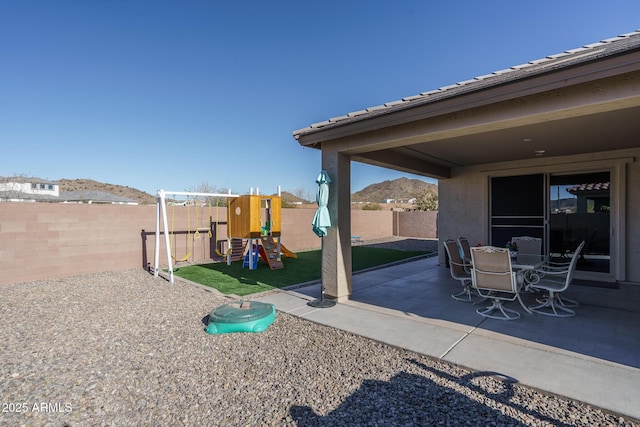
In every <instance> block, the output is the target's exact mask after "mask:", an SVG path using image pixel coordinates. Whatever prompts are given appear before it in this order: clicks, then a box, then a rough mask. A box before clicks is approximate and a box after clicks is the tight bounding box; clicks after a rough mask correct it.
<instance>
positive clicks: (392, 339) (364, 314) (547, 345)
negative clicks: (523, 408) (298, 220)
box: [256, 258, 640, 420]
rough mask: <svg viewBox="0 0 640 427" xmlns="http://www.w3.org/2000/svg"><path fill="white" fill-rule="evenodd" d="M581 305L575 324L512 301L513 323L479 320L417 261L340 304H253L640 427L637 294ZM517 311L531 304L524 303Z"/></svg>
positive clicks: (300, 292) (291, 299) (594, 295)
mask: <svg viewBox="0 0 640 427" xmlns="http://www.w3.org/2000/svg"><path fill="white" fill-rule="evenodd" d="M574 288H575V289H571V290H570V294H569V295H568V296H569V297H572V298H575V299H578V300H579V301H581V302H583V303H582V304H581V305H580V307H578V308H577V309H576V313H577V314H576V316H575V317H572V318H566V319H558V318H552V317H547V316H541V315H529V314H526V313H525V312H524V310H523V309H522V308H521V307H520V306H519V304H518V303H516V302H513V303H509V306H510V307H511V308H514V309H518V310H519V311H520V312H521V313H522V317H521V318H520V319H518V320H516V321H507V322H505V321H500V320H493V319H485V318H483V317H481V316H479V315H478V314H476V313H475V309H476V308H477V307H478V306H474V305H473V304H471V303H465V302H460V301H455V300H453V299H452V298H451V294H452V293H456V292H458V291H459V290H460V285H459V282H457V281H455V280H452V279H451V276H450V275H449V270H448V269H446V268H444V267H441V266H440V265H438V260H437V258H427V259H421V260H418V261H413V262H409V263H405V264H400V265H395V266H392V267H388V268H384V269H381V270H374V271H369V272H365V273H361V274H356V275H354V276H353V293H352V295H351V299H350V300H349V301H347V302H344V303H340V304H337V305H336V306H334V307H331V308H324V309H322V308H314V307H310V306H308V305H307V303H308V302H309V301H311V300H313V299H316V298H320V285H319V284H314V285H310V286H306V287H303V288H298V289H293V290H280V291H277V292H273V293H269V294H265V295H263V296H261V297H258V298H256V299H257V300H258V301H262V302H270V303H273V304H275V306H276V308H277V309H278V310H280V311H283V312H286V313H290V314H292V315H295V316H299V317H302V318H305V319H308V320H311V321H314V322H317V323H321V324H324V325H327V326H331V327H334V328H339V329H342V330H346V331H349V332H352V333H355V334H358V335H361V336H364V337H367V338H371V339H374V340H377V341H381V342H384V343H387V344H390V345H394V346H397V347H401V348H404V349H407V350H410V351H415V352H418V353H421V354H425V355H428V356H431V357H434V358H438V359H442V360H445V361H448V362H452V363H456V364H459V365H462V366H466V367H468V368H470V369H473V370H477V371H490V372H497V373H500V374H503V375H506V376H509V377H512V378H514V379H516V380H517V381H519V382H520V383H522V384H525V385H527V386H531V387H535V388H537V389H540V390H544V391H547V392H550V393H554V394H559V395H562V396H566V397H569V398H572V399H577V400H580V401H583V402H586V403H589V404H592V405H595V406H598V407H601V408H603V409H606V410H610V411H613V412H616V413H620V414H622V415H625V416H628V417H632V418H635V419H638V420H640V397H638V396H640V335H639V334H638V331H637V327H636V325H638V324H640V311H639V310H637V309H634V308H633V306H634V304H631V303H629V300H630V299H633V300H634V301H639V300H640V286H634V285H620V289H606V290H603V289H599V288H589V287H582V286H581V287H574ZM524 301H525V304H527V303H533V297H525V298H524Z"/></svg>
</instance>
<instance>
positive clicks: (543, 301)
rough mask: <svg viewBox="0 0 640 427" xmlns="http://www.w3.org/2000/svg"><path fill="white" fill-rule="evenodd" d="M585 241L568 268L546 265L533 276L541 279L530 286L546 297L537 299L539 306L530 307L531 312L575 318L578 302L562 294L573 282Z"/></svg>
mask: <svg viewBox="0 0 640 427" xmlns="http://www.w3.org/2000/svg"><path fill="white" fill-rule="evenodd" d="M584 244H585V242H584V240H583V241H582V243H580V245H578V247H577V248H576V250H575V252H574V253H573V256H572V257H571V262H570V263H569V265H568V266H560V267H555V266H553V265H545V266H544V267H543V268H542V269H540V270H536V271H535V272H534V273H533V274H535V275H537V276H538V277H539V280H537V281H536V282H535V283H532V284H530V285H529V287H530V288H531V289H534V290H540V291H543V292H544V295H543V296H542V297H540V298H538V299H537V301H538V302H539V305H536V306H529V310H531V311H532V312H534V313H538V314H544V315H545V316H554V317H571V316H575V314H576V313H575V311H573V310H572V308H575V307H577V306H578V302H577V301H574V300H570V299H568V298H564V297H562V293H563V292H565V291H566V290H567V288H569V285H570V284H571V281H572V280H573V274H574V272H575V270H576V265H577V263H578V258H579V257H580V252H581V251H582V248H583V247H584Z"/></svg>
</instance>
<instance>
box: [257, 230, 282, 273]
mask: <svg viewBox="0 0 640 427" xmlns="http://www.w3.org/2000/svg"><path fill="white" fill-rule="evenodd" d="M262 248H263V249H264V252H265V256H266V258H267V259H268V260H269V268H270V269H272V270H279V269H281V268H283V267H284V264H283V263H282V259H281V257H280V248H279V243H278V242H276V241H275V240H274V239H273V237H272V236H265V237H263V238H262Z"/></svg>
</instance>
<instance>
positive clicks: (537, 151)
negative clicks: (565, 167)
mask: <svg viewBox="0 0 640 427" xmlns="http://www.w3.org/2000/svg"><path fill="white" fill-rule="evenodd" d="M544 152H545V151H544V150H536V151H534V152H533V154H535V155H536V157H541V156H544Z"/></svg>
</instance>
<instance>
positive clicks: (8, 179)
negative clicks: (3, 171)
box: [0, 176, 58, 185]
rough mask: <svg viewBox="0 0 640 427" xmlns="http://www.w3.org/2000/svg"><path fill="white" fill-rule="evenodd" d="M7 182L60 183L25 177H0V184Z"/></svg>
mask: <svg viewBox="0 0 640 427" xmlns="http://www.w3.org/2000/svg"><path fill="white" fill-rule="evenodd" d="M6 182H19V183H29V184H52V185H58V181H49V180H48V179H41V178H27V177H24V176H0V183H6Z"/></svg>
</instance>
